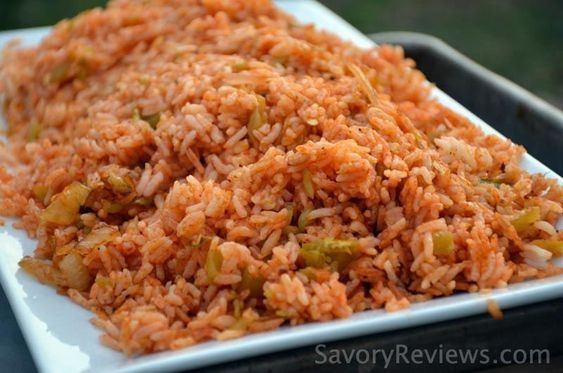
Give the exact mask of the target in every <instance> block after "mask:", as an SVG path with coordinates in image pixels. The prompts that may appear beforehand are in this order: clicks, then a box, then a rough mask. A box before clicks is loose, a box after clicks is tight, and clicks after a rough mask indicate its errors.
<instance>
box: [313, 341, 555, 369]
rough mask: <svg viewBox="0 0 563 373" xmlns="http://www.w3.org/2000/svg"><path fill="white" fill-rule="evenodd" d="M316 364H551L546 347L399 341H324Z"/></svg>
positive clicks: (316, 349)
mask: <svg viewBox="0 0 563 373" xmlns="http://www.w3.org/2000/svg"><path fill="white" fill-rule="evenodd" d="M315 355H316V356H315V364H334V365H348V364H362V365H363V364H371V365H377V366H379V367H383V368H388V367H389V366H390V365H422V364H430V365H433V364H439V365H458V364H464V365H465V364H469V365H489V364H503V365H509V364H516V365H526V364H546V365H547V364H549V363H550V352H549V350H547V349H504V350H501V351H495V352H493V351H491V350H489V349H487V348H466V349H460V348H447V347H444V346H443V345H439V346H438V347H436V348H432V349H428V348H411V347H409V346H407V345H404V344H397V345H396V346H395V347H394V348H387V349H361V348H359V349H347V350H344V349H331V348H328V347H327V346H326V345H325V344H318V345H316V346H315Z"/></svg>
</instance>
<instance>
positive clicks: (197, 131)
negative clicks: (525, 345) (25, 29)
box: [0, 0, 563, 354]
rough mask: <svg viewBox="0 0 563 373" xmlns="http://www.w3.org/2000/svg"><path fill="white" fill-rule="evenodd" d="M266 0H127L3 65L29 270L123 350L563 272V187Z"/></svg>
mask: <svg viewBox="0 0 563 373" xmlns="http://www.w3.org/2000/svg"><path fill="white" fill-rule="evenodd" d="M431 89H432V87H431V85H430V84H429V83H428V82H427V81H426V80H425V78H424V76H423V75H422V73H420V72H419V71H417V70H416V69H415V68H414V62H413V61H411V60H409V59H405V58H404V56H403V52H402V50H401V49H400V48H396V47H390V46H381V47H378V48H374V49H371V50H361V49H358V48H356V47H354V46H352V45H350V44H348V43H346V42H343V41H342V40H340V39H338V38H337V37H335V36H333V35H331V34H328V33H325V32H321V31H318V30H316V29H315V28H314V27H312V26H304V25H300V24H297V23H296V22H295V21H294V20H293V19H292V18H291V17H290V16H288V15H286V14H284V13H283V12H281V11H280V10H278V9H277V8H276V7H275V6H274V5H272V4H271V3H270V2H269V1H267V0H252V1H243V0H238V1H224V0H198V1H196V0H154V1H145V0H114V1H112V2H110V4H109V5H108V7H107V9H94V10H91V11H88V12H85V13H83V14H81V15H79V16H77V17H76V18H74V19H71V20H65V21H62V22H61V23H59V24H58V25H57V26H56V27H55V28H54V30H53V31H52V32H51V33H50V34H49V36H47V37H46V38H45V39H44V40H43V41H42V42H41V44H40V45H38V46H36V47H32V48H21V47H18V45H17V44H16V43H14V44H12V45H11V46H9V47H8V48H7V49H6V50H5V51H4V54H3V57H2V62H1V65H0V92H1V94H2V95H3V101H4V106H3V108H4V110H3V113H4V116H5V118H6V121H7V123H8V128H7V135H8V140H7V142H5V143H3V144H2V145H1V146H0V159H1V166H0V182H1V184H0V213H1V214H2V215H5V216H15V217H18V218H20V219H18V223H17V224H16V226H17V228H21V229H25V230H26V231H27V232H28V234H29V235H30V236H31V237H34V238H36V239H37V241H38V245H37V249H36V251H35V257H34V258H29V257H28V258H24V259H23V260H22V262H21V266H22V267H23V268H24V270H26V271H28V272H29V273H31V274H32V275H34V276H36V277H37V278H38V279H39V280H40V281H42V282H45V283H48V284H51V285H54V286H56V287H57V288H58V289H59V291H61V292H63V293H65V294H67V295H68V296H69V297H70V298H71V299H72V300H74V301H76V302H77V303H79V304H81V305H82V306H84V307H87V308H89V309H91V310H92V311H93V312H94V313H95V314H96V318H95V319H94V321H93V322H94V324H95V325H96V326H99V327H101V328H102V329H103V331H104V334H103V336H102V337H101V341H102V342H103V343H105V344H106V345H108V346H110V347H112V348H115V349H118V350H120V351H123V352H124V353H127V354H143V353H149V352H153V351H160V350H167V349H179V348H184V347H186V346H190V345H193V344H196V343H199V342H202V341H206V340H211V339H217V340H225V339H230V338H235V337H240V336H242V335H245V334H249V333H254V332H259V331H266V330H272V329H276V328H278V327H279V326H280V325H284V324H290V325H296V324H301V323H305V322H310V321H320V320H330V319H335V318H345V317H348V316H350V315H351V314H352V313H354V312H361V311H364V310H369V309H379V308H384V309H385V310H388V311H394V310H398V309H402V308H405V307H408V306H409V304H411V303H413V302H420V301H425V300H428V299H431V298H433V297H439V296H448V295H452V294H454V293H456V292H467V291H469V292H475V291H479V290H481V289H490V288H498V287H505V286H507V284H509V283H514V282H518V281H522V280H525V279H530V278H541V277H545V276H551V275H554V274H559V273H561V269H559V268H557V267H556V266H554V265H553V264H552V263H551V262H550V259H551V258H552V257H553V256H556V255H560V254H561V251H562V250H563V248H562V246H561V243H562V242H563V241H562V240H563V234H562V232H561V231H558V230H557V229H556V228H555V226H556V224H557V221H558V219H559V218H560V217H561V215H562V213H563V188H562V187H561V185H558V184H557V181H556V180H550V179H547V178H545V177H544V176H542V175H530V174H528V173H526V172H525V171H523V170H522V168H521V167H520V166H519V160H520V159H521V156H522V155H523V154H524V152H525V151H524V149H523V148H522V147H520V146H515V145H514V144H512V143H511V142H510V141H508V140H504V139H501V138H499V137H496V136H491V135H485V134H484V133H483V132H482V131H481V130H480V129H479V128H477V127H476V126H475V125H473V124H472V123H470V122H469V121H468V120H467V119H465V118H463V117H461V116H459V115H457V114H456V113H454V112H452V111H451V110H449V109H447V108H446V107H444V106H443V105H441V104H440V103H438V102H436V101H434V100H433V99H432V98H431V97H430V92H431Z"/></svg>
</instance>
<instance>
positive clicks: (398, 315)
mask: <svg viewBox="0 0 563 373" xmlns="http://www.w3.org/2000/svg"><path fill="white" fill-rule="evenodd" d="M278 4H279V5H280V6H281V7H282V8H283V9H284V10H286V11H288V12H289V13H291V14H293V15H295V16H296V17H297V18H298V19H299V20H300V21H302V22H303V23H315V24H316V25H317V26H318V27H320V28H323V29H326V30H329V31H331V32H333V33H335V34H337V35H339V36H340V37H342V38H344V39H347V40H350V41H352V42H354V43H355V44H356V45H358V46H360V47H372V46H373V45H374V44H373V42H372V41H371V40H369V39H368V38H367V37H365V36H364V35H363V34H361V33H360V32H359V31H357V30H356V29H354V28H353V27H352V26H350V25H349V24H347V23H346V22H345V21H344V20H342V19H341V18H339V17H338V16H337V15H335V14H334V13H332V12H331V11H330V10H328V9H327V8H325V7H323V6H322V5H320V4H318V3H316V2H315V1H312V0H303V1H287V0H286V1H278ZM48 31H49V29H48V28H39V29H28V30H18V31H10V32H3V33H0V48H2V46H3V45H5V43H6V42H7V41H8V40H9V39H11V38H13V37H18V38H21V39H22V41H23V42H24V43H25V44H28V45H30V44H35V43H37V42H38V41H39V40H40V39H41V38H42V37H43V36H44V35H45V34H46V33H47V32H48ZM434 95H435V97H436V98H437V99H438V100H439V101H440V102H442V103H443V104H445V105H446V106H448V107H450V108H452V109H453V110H455V111H456V112H458V113H460V114H462V115H464V116H466V117H467V118H469V119H470V120H471V121H473V123H475V124H477V125H478V126H479V127H481V128H482V129H483V130H484V131H485V132H486V133H496V134H498V132H497V131H495V130H494V129H493V128H491V127H490V126H489V125H487V124H486V123H484V122H483V121H482V120H480V119H479V118H477V117H476V116H475V115H473V114H472V113H471V112H469V111H468V110H467V109H465V108H464V107H462V106H461V105H460V104H458V103H457V102H455V101H454V100H453V99H451V98H450V97H448V96H447V95H446V94H445V93H443V92H442V91H440V90H438V89H435V90H434ZM499 135H500V134H499ZM501 136H502V135H501ZM522 165H523V167H524V168H525V169H526V170H528V171H530V172H541V173H545V174H547V176H549V177H552V178H557V179H558V180H559V182H560V183H561V182H562V181H561V177H559V176H558V175H556V174H555V173H554V172H552V171H550V170H549V169H548V168H547V167H545V166H544V165H542V164H541V163H539V162H538V161H537V160H535V159H534V158H533V157H531V156H529V155H526V157H525V158H524V160H523V164H522ZM12 222H13V221H8V222H7V224H6V225H5V226H4V227H0V281H1V283H2V286H3V288H4V291H5V292H6V295H7V297H8V300H9V302H10V304H11V306H12V309H13V311H14V314H15V316H16V319H17V320H18V323H19V325H20V328H21V330H22V332H23V335H24V337H25V339H26V341H27V343H28V345H29V350H30V351H31V354H32V355H33V359H34V361H35V363H36V365H37V367H38V368H39V370H40V371H43V372H65V373H70V372H79V371H96V372H98V371H104V372H105V371H121V372H133V371H135V372H138V371H155V370H158V371H163V370H177V369H190V368H196V367H203V366H207V365H211V364H217V363H222V362H226V361H232V360H236V359H241V358H244V357H250V356H255V355H260V354H265V353H269V352H274V351H280V350H285V349H290V348H296V347H300V346H305V345H311V344H315V343H321V342H328V341H333V340H337V339H343V338H349V337H356V336H360V335H366V334H372V333H378V332H383V331H389V330H395V329H400V328H406V327H410V326H415V325H421V324H427V323H433V322H438V321H445V320H449V319H454V318H459V317H464V316H469V315H474V314H478V313H483V312H485V311H486V301H487V299H489V298H494V299H495V300H496V301H497V302H498V303H499V305H500V306H501V308H510V307H515V306H519V305H524V304H529V303H533V302H538V301H542V300H547V299H554V298H559V297H561V296H563V276H559V277H552V278H548V279H544V280H534V281H529V282H526V283H522V284H517V285H510V286H509V287H508V288H506V289H500V290H495V291H492V292H491V293H490V294H486V295H483V294H463V295H455V296H451V297H448V298H442V299H434V300H431V301H428V302H424V303H419V304H415V305H413V306H412V307H411V308H410V309H408V310H404V311H399V312H395V313H385V312H384V311H367V312H362V313H358V314H354V315H353V316H351V317H350V318H348V319H345V320H336V321H330V322H323V323H311V324H306V325H302V326H297V327H283V328H281V329H279V330H276V331H272V332H267V333H261V334H255V335H251V336H246V337H243V338H239V339H236V340H232V341H226V342H208V343H203V344H199V345H196V346H194V347H190V348H187V349H184V350H180V351H173V352H163V353H158V354H152V355H148V356H142V357H137V358H127V357H126V356H124V355H122V354H120V353H117V352H115V351H112V350H110V349H109V348H106V347H104V346H102V345H101V344H100V343H99V342H98V336H99V335H100V332H99V331H98V330H97V329H95V328H94V327H93V326H92V325H91V324H90V322H89V320H90V318H91V317H92V314H91V313H90V312H89V311H87V310H85V309H83V308H81V307H80V306H78V305H75V304H74V303H72V302H71V301H70V299H68V298H67V297H64V296H60V295H57V294H56V293H55V290H54V289H53V288H51V287H48V286H45V285H41V284H40V283H39V282H37V281H36V280H34V279H33V278H31V277H30V276H28V275H26V274H25V273H22V271H21V270H19V267H18V261H19V260H20V259H21V258H22V256H24V255H31V254H32V252H33V250H34V248H35V245H36V243H35V242H34V240H31V239H29V238H28V237H27V236H26V235H25V233H24V232H22V231H19V230H15V229H13V228H12V227H11V223H12Z"/></svg>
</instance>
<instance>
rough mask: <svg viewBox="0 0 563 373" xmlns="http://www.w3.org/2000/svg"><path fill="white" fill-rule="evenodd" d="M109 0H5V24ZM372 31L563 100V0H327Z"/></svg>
mask: <svg viewBox="0 0 563 373" xmlns="http://www.w3.org/2000/svg"><path fill="white" fill-rule="evenodd" d="M105 2H106V1H105V0H0V29H4V30H7V29H14V28H23V27H34V26H43V25H50V24H53V23H55V22H56V21H57V20H59V19H61V18H64V17H70V16H72V15H74V14H76V13H78V12H80V11H81V10H84V9H87V8H91V7H93V6H98V5H103V4H104V3H105ZM322 2H323V3H325V4H326V5H327V6H328V7H330V8H331V9H333V10H334V11H335V12H337V13H338V14H340V15H341V16H342V17H344V18H345V19H347V20H348V21H349V22H350V23H352V24H353V25H354V26H356V27H357V28H358V29H360V30H361V31H363V32H365V33H373V32H382V31H398V30H401V31H417V32H424V33H428V34H432V35H434V36H437V37H439V38H441V39H443V40H444V41H446V42H447V43H448V44H450V45H452V46H453V47H454V48H456V49H458V50H459V51H461V52H462V53H464V54H466V55H467V56H469V57H470V58H472V59H474V60H476V61H477V62H479V63H481V64H482V65H484V66H486V67H488V68H489V69H491V70H493V71H495V72H497V73H499V74H500V75H503V76H505V77H507V78H509V79H510V80H513V81H515V82H516V83H518V84H520V85H522V86H523V87H525V88H527V89H529V90H531V91H532V92H534V93H536V94H537V95H539V96H541V97H543V98H545V99H547V100H548V101H550V102H551V103H553V104H555V105H557V106H559V107H560V108H563V0H426V1H417V0H322Z"/></svg>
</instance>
